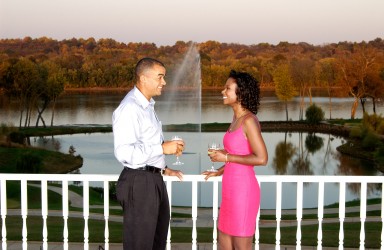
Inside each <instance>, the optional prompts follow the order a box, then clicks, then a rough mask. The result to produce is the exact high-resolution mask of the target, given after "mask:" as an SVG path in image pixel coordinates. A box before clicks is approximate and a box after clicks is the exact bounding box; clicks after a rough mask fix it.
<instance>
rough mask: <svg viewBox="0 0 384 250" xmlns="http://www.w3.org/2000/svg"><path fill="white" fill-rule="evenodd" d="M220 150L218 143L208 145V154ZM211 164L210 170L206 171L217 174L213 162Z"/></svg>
mask: <svg viewBox="0 0 384 250" xmlns="http://www.w3.org/2000/svg"><path fill="white" fill-rule="evenodd" d="M219 149H220V143H216V142H211V143H208V154H209V155H210V154H212V153H213V151H214V150H219ZM211 162H212V166H211V168H210V169H208V170H207V171H210V172H217V170H216V169H215V163H214V162H213V161H211Z"/></svg>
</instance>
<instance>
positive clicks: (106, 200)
mask: <svg viewBox="0 0 384 250" xmlns="http://www.w3.org/2000/svg"><path fill="white" fill-rule="evenodd" d="M104 219H105V230H104V243H105V245H104V249H105V250H109V227H108V220H109V182H108V181H104Z"/></svg>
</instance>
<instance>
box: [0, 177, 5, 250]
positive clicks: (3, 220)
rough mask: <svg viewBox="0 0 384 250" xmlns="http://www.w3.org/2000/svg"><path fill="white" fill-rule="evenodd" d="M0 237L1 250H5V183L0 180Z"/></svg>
mask: <svg viewBox="0 0 384 250" xmlns="http://www.w3.org/2000/svg"><path fill="white" fill-rule="evenodd" d="M0 191H1V204H0V205H1V222H2V223H1V237H2V244H1V247H2V249H3V250H7V227H6V224H5V218H6V217H7V181H6V180H5V179H2V180H1V190H0Z"/></svg>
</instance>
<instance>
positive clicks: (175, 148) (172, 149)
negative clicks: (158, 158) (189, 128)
mask: <svg viewBox="0 0 384 250" xmlns="http://www.w3.org/2000/svg"><path fill="white" fill-rule="evenodd" d="M184 145H185V144H184V141H183V140H177V141H165V142H164V143H163V144H162V146H163V153H164V154H166V155H177V156H180V155H181V154H182V153H183V151H184Z"/></svg>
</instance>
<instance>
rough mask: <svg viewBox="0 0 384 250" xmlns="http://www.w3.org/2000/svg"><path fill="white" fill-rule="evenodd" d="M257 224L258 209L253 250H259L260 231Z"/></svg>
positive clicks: (258, 219)
mask: <svg viewBox="0 0 384 250" xmlns="http://www.w3.org/2000/svg"><path fill="white" fill-rule="evenodd" d="M259 222H260V207H259V210H258V211H257V216H256V231H255V250H259V247H260V246H259V245H260V229H259Z"/></svg>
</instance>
